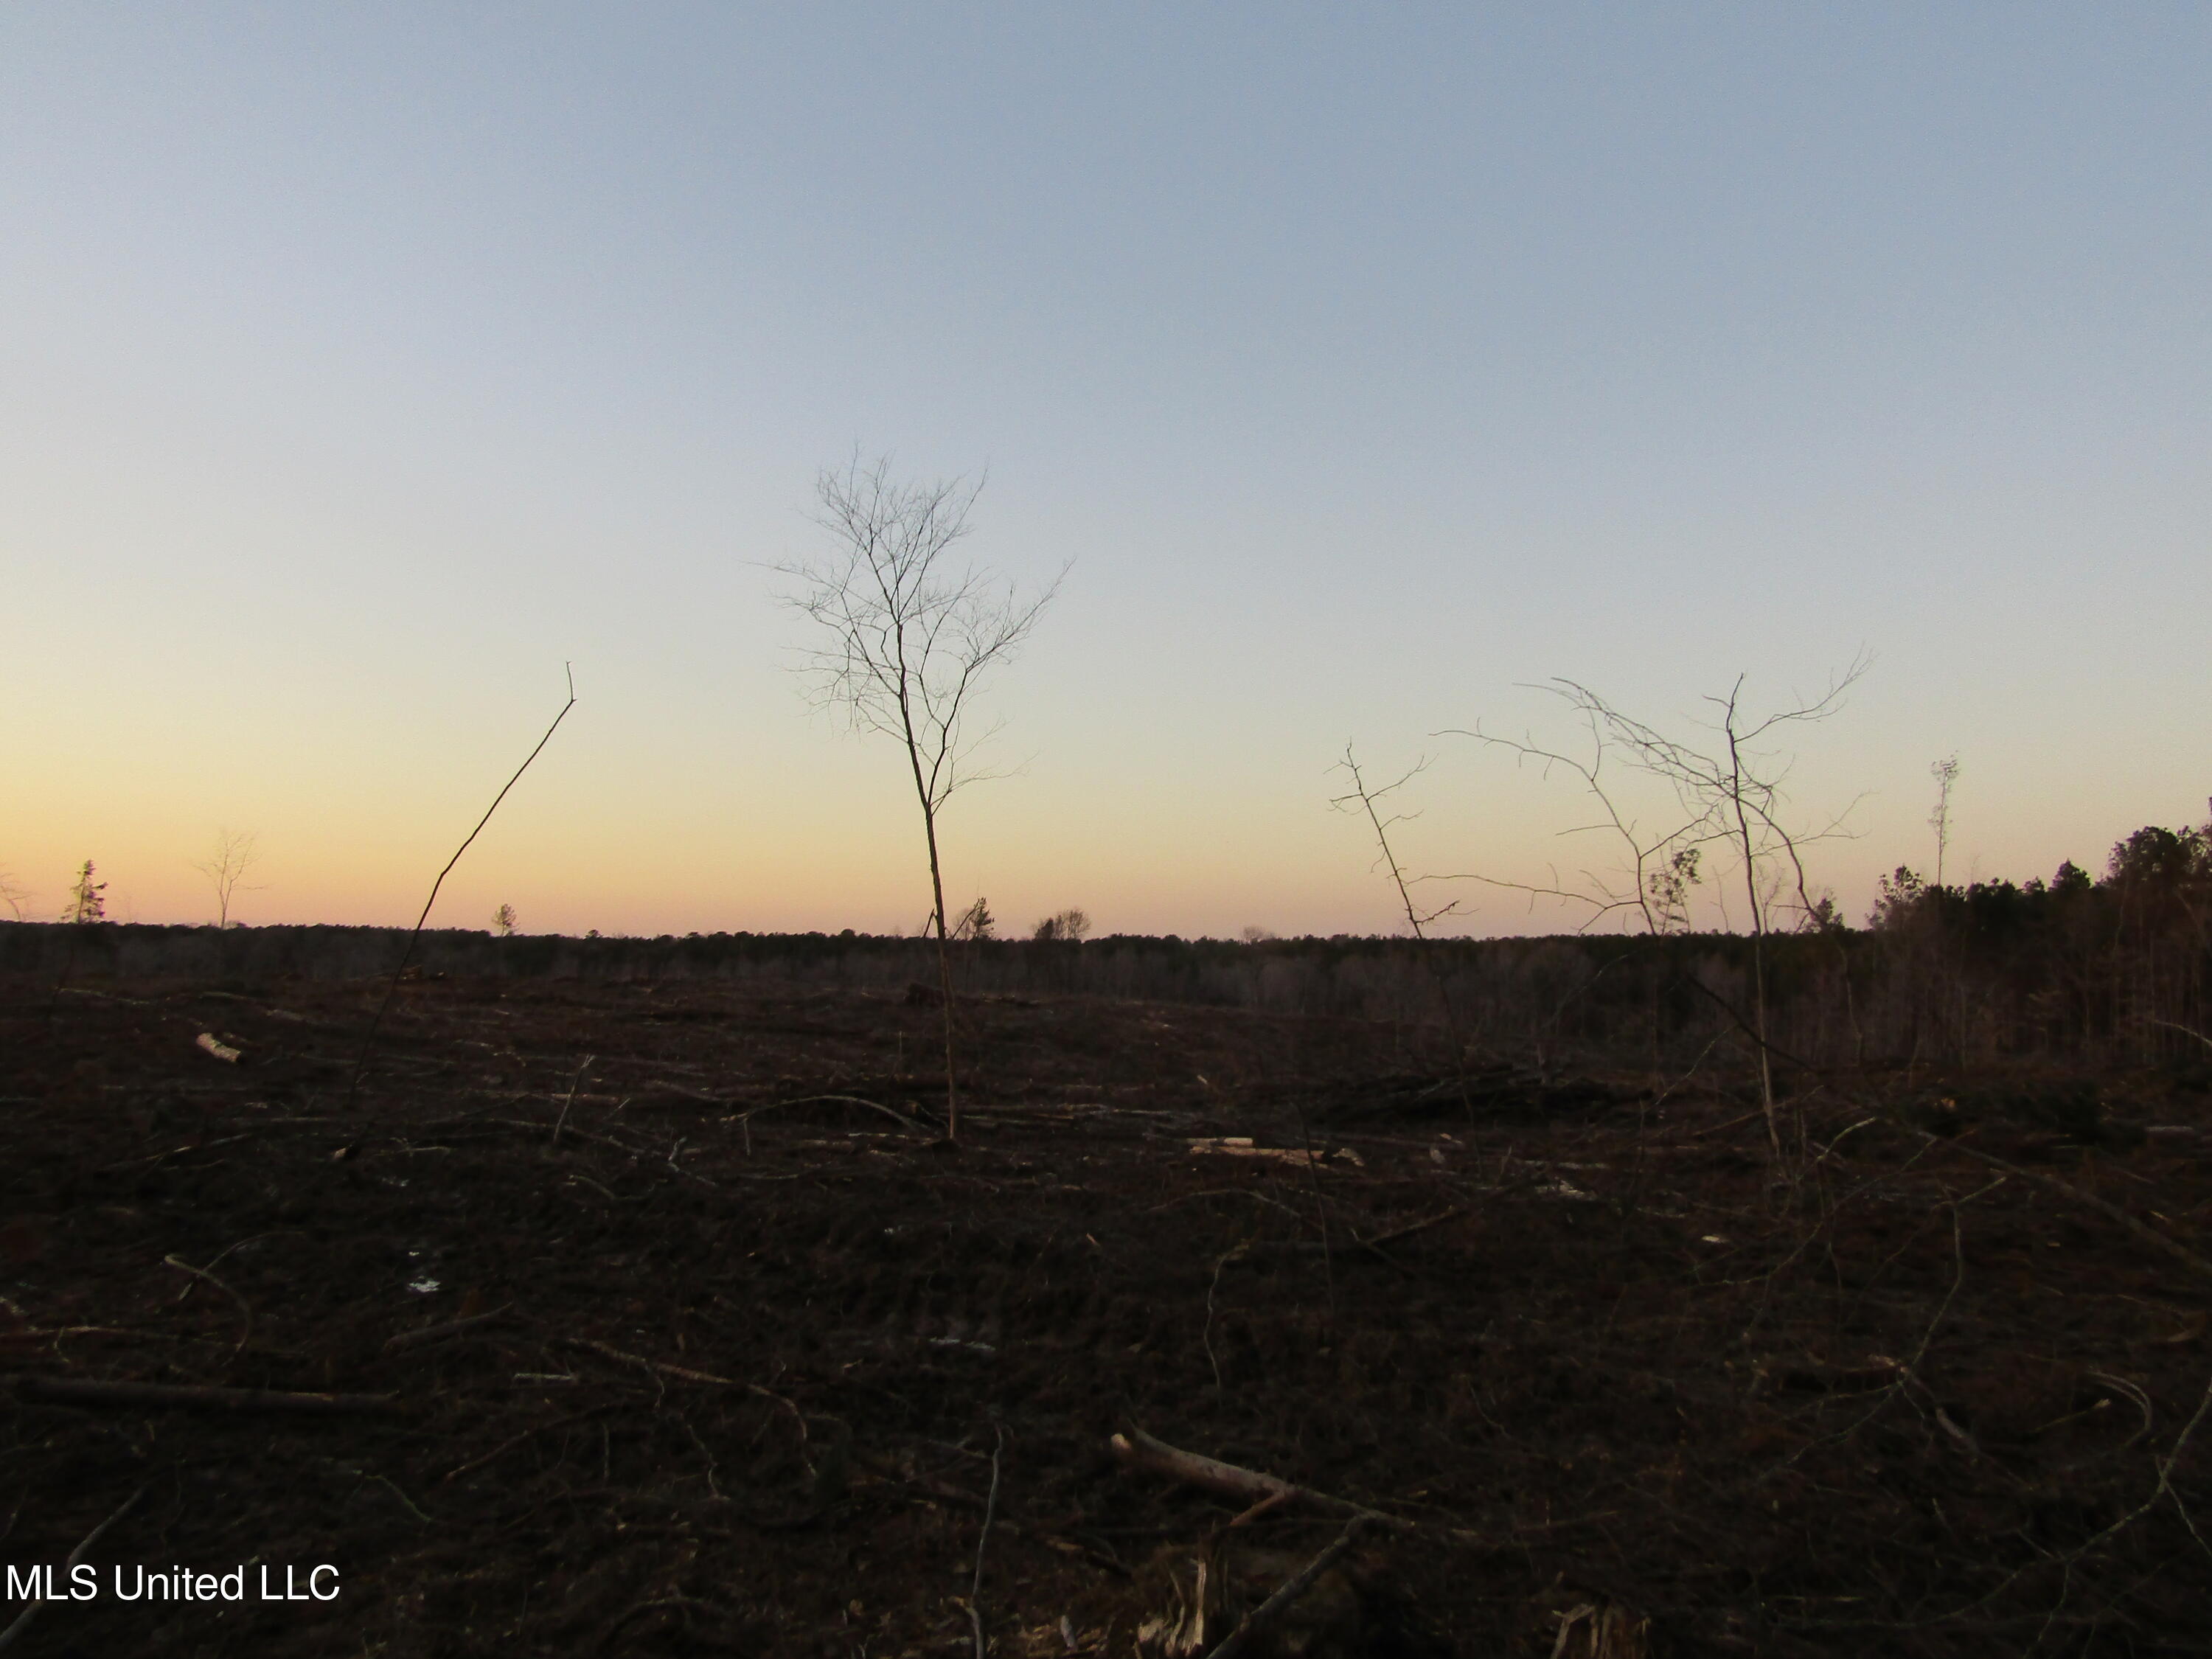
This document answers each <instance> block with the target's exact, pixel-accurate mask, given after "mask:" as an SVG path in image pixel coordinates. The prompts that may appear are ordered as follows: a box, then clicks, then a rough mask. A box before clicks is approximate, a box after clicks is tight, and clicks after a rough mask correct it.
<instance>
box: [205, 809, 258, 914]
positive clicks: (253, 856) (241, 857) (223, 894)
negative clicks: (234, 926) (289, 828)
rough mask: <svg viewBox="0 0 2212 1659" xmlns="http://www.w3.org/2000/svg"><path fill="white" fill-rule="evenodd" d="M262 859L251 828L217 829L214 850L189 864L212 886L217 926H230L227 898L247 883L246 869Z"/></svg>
mask: <svg viewBox="0 0 2212 1659" xmlns="http://www.w3.org/2000/svg"><path fill="white" fill-rule="evenodd" d="M260 861H261V848H260V847H259V845H258V842H257V840H256V838H255V836H254V834H253V832H252V830H250V829H242V830H239V831H237V832H236V833H233V832H232V831H230V830H228V829H217V830H216V832H215V851H214V852H213V853H211V854H210V855H209V856H208V857H206V858H204V859H200V860H195V861H194V863H193V865H192V868H193V869H195V870H197V871H198V872H200V873H201V874H202V875H204V876H205V877H206V878H208V882H209V884H210V885H211V886H212V887H213V888H214V889H215V907H216V915H215V925H216V928H217V929H218V930H221V929H222V928H225V927H229V926H230V901H231V899H232V896H234V895H235V894H237V893H239V892H241V891H246V890H248V889H247V888H246V872H247V871H248V870H251V869H252V867H253V866H255V865H257V864H258V863H259V862H260Z"/></svg>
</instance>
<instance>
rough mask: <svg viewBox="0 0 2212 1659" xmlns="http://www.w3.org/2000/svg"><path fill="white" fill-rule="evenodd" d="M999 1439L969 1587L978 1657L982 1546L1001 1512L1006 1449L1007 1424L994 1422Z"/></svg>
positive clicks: (980, 1646)
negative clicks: (1001, 1464) (1002, 1457)
mask: <svg viewBox="0 0 2212 1659" xmlns="http://www.w3.org/2000/svg"><path fill="white" fill-rule="evenodd" d="M991 1426H992V1428H993V1429H994V1431H996V1432H997V1435H998V1439H997V1441H996V1442H995V1443H994V1444H993V1446H992V1447H991V1490H990V1492H989V1493H988V1494H987V1496H986V1497H985V1498H984V1499H983V1529H982V1530H981V1532H979V1533H977V1534H975V1582H974V1583H972V1584H970V1585H969V1588H968V1623H969V1626H971V1627H973V1629H974V1630H975V1659H984V1656H983V1615H982V1613H981V1611H980V1609H981V1607H982V1604H983V1547H984V1546H985V1545H986V1544H987V1543H989V1542H990V1541H991V1522H992V1521H993V1520H994V1518H995V1517H996V1516H997V1515H998V1513H999V1455H1000V1453H1001V1452H1003V1451H1005V1450H1006V1425H1005V1424H1003V1423H994V1424H992V1425H991Z"/></svg>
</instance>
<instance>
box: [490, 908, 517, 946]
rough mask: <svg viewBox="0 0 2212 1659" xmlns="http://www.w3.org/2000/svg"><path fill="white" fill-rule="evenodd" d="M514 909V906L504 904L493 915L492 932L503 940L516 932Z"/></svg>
mask: <svg viewBox="0 0 2212 1659" xmlns="http://www.w3.org/2000/svg"><path fill="white" fill-rule="evenodd" d="M514 921H515V917H514V907H513V905H512V904H502V905H501V906H500V907H499V908H498V909H496V910H495V911H493V912H492V913H491V926H492V931H493V932H494V933H497V934H498V935H499V936H500V937H501V939H505V938H506V937H507V935H508V934H510V933H513V931H514Z"/></svg>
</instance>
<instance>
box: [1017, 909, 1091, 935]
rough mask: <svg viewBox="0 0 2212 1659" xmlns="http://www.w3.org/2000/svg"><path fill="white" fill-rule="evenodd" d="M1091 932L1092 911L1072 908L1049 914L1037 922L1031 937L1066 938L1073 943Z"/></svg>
mask: <svg viewBox="0 0 2212 1659" xmlns="http://www.w3.org/2000/svg"><path fill="white" fill-rule="evenodd" d="M1090 933H1091V913H1090V912H1089V911H1087V910H1081V909H1076V908H1068V909H1066V910H1062V911H1061V912H1060V914H1059V915H1052V916H1047V917H1046V918H1045V919H1044V920H1043V921H1040V922H1039V923H1037V925H1036V927H1035V928H1034V929H1033V930H1032V931H1031V932H1030V938H1031V939H1040V940H1050V939H1065V940H1066V941H1067V942H1068V943H1070V944H1073V943H1075V942H1076V941H1078V940H1080V939H1085V938H1086V937H1088V936H1089V934H1090Z"/></svg>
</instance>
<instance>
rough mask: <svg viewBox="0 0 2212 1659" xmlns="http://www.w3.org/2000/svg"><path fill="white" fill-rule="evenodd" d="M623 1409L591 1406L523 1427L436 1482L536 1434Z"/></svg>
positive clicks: (479, 1464) (491, 1458)
mask: <svg viewBox="0 0 2212 1659" xmlns="http://www.w3.org/2000/svg"><path fill="white" fill-rule="evenodd" d="M625 1409H627V1407H621V1406H615V1405H606V1406H591V1407H586V1408H585V1409H584V1410H582V1411H580V1412H571V1413H569V1414H568V1416H566V1417H556V1418H555V1419H553V1420H552V1421H551V1422H550V1423H540V1424H539V1425H538V1426H537V1427H536V1428H534V1429H525V1430H524V1431H522V1432H521V1433H520V1434H518V1435H512V1436H510V1437H507V1439H505V1440H502V1441H501V1442H500V1443H499V1444H497V1445H496V1446H494V1447H493V1448H492V1449H490V1450H489V1451H488V1452H485V1453H484V1454H483V1455H481V1456H479V1457H471V1459H469V1461H468V1462H465V1463H461V1464H458V1465H456V1466H455V1467H454V1468H450V1469H447V1471H446V1472H445V1473H444V1474H441V1475H440V1476H439V1477H438V1484H439V1485H440V1486H443V1485H444V1484H445V1483H446V1482H447V1481H448V1480H453V1478H454V1477H455V1476H456V1475H463V1474H468V1473H469V1472H470V1471H471V1470H472V1469H480V1468H483V1466H484V1465H485V1464H487V1463H489V1462H495V1461H496V1460H498V1459H499V1458H501V1457H504V1456H505V1455H507V1453H508V1452H511V1451H513V1449H515V1448H516V1447H517V1446H519V1445H520V1444H521V1443H523V1442H524V1441H526V1440H530V1439H533V1438H535V1437H537V1436H538V1435H541V1434H550V1432H552V1431H554V1430H555V1429H559V1428H565V1427H567V1426H568V1425H569V1424H571V1423H580V1422H582V1421H584V1420H585V1419H586V1418H592V1417H604V1416H605V1415H606V1413H609V1412H611V1411H619V1410H625Z"/></svg>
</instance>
